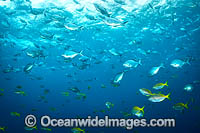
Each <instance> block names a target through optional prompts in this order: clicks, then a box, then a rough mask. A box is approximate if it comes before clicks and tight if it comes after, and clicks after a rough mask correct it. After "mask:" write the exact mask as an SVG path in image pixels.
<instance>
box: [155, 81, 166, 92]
mask: <svg viewBox="0 0 200 133" xmlns="http://www.w3.org/2000/svg"><path fill="white" fill-rule="evenodd" d="M167 83H168V81H166V82H165V83H158V84H156V85H154V86H153V89H156V90H159V89H162V88H164V87H165V86H168V84H167Z"/></svg>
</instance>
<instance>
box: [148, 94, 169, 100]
mask: <svg viewBox="0 0 200 133" xmlns="http://www.w3.org/2000/svg"><path fill="white" fill-rule="evenodd" d="M169 96H170V93H169V94H168V95H164V94H160V93H159V94H153V95H152V96H150V97H149V99H148V100H149V101H151V102H162V101H163V100H165V99H166V98H167V99H169V100H170V97H169Z"/></svg>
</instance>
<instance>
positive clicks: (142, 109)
mask: <svg viewBox="0 0 200 133" xmlns="http://www.w3.org/2000/svg"><path fill="white" fill-rule="evenodd" d="M144 107H145V106H143V107H142V108H141V111H142V113H143V114H144Z"/></svg>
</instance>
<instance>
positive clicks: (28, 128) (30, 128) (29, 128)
mask: <svg viewBox="0 0 200 133" xmlns="http://www.w3.org/2000/svg"><path fill="white" fill-rule="evenodd" d="M24 129H25V130H27V131H32V130H33V129H35V130H37V126H34V127H24Z"/></svg>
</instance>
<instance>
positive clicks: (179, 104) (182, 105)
mask: <svg viewBox="0 0 200 133" xmlns="http://www.w3.org/2000/svg"><path fill="white" fill-rule="evenodd" d="M173 108H174V109H175V110H180V111H183V110H184V108H186V109H188V103H186V104H184V103H177V104H174V106H173Z"/></svg>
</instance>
